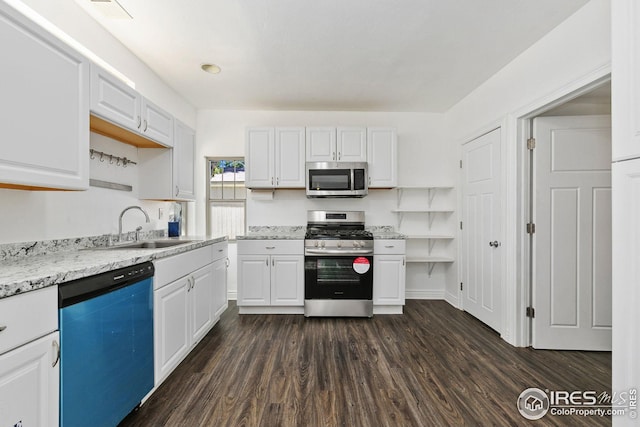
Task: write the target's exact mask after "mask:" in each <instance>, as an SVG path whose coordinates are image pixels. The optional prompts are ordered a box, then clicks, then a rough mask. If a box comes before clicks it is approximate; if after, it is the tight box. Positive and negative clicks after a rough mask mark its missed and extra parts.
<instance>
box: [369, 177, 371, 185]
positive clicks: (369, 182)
mask: <svg viewBox="0 0 640 427" xmlns="http://www.w3.org/2000/svg"><path fill="white" fill-rule="evenodd" d="M369 185H371V177H369Z"/></svg>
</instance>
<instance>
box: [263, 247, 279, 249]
mask: <svg viewBox="0 0 640 427" xmlns="http://www.w3.org/2000/svg"><path fill="white" fill-rule="evenodd" d="M275 248H276V247H275V246H265V249H275Z"/></svg>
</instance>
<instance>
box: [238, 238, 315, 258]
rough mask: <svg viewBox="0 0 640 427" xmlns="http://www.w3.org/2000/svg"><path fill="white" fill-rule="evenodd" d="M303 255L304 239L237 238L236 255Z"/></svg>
mask: <svg viewBox="0 0 640 427" xmlns="http://www.w3.org/2000/svg"><path fill="white" fill-rule="evenodd" d="M256 254H263V255H303V254H304V240H238V255H256Z"/></svg>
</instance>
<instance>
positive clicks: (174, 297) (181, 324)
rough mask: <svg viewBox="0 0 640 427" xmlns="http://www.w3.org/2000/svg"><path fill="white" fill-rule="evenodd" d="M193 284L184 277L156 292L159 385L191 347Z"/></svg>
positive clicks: (155, 310)
mask: <svg viewBox="0 0 640 427" xmlns="http://www.w3.org/2000/svg"><path fill="white" fill-rule="evenodd" d="M189 286H190V285H189V283H188V280H187V278H186V277H183V278H182V279H178V280H176V281H175V282H172V283H170V284H168V285H166V286H164V287H162V288H160V289H158V290H157V291H154V293H153V309H154V314H153V319H154V320H153V322H154V326H153V334H154V347H155V348H154V358H155V361H154V365H155V369H154V370H155V383H156V385H158V384H160V383H161V382H162V380H164V378H165V377H166V376H167V375H169V373H171V371H173V369H174V368H175V367H176V366H178V364H179V363H180V362H181V361H182V359H183V358H184V356H185V355H186V354H187V352H188V351H189V345H190V343H189V341H190V340H189Z"/></svg>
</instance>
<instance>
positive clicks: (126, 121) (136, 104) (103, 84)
mask: <svg viewBox="0 0 640 427" xmlns="http://www.w3.org/2000/svg"><path fill="white" fill-rule="evenodd" d="M141 108H142V96H141V95H140V94H139V93H138V92H136V91H135V90H133V89H132V88H130V87H129V86H127V85H126V84H125V83H124V82H123V81H121V80H119V79H117V78H116V77H114V76H112V75H111V74H110V73H108V72H107V71H105V70H103V69H102V68H100V67H99V66H97V65H96V64H91V111H92V112H94V113H96V114H98V115H100V116H101V117H103V118H105V119H107V120H109V121H111V122H113V123H115V124H117V125H120V126H122V127H124V128H127V129H129V130H134V131H140V130H141V127H142V117H141V116H140V111H141Z"/></svg>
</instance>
